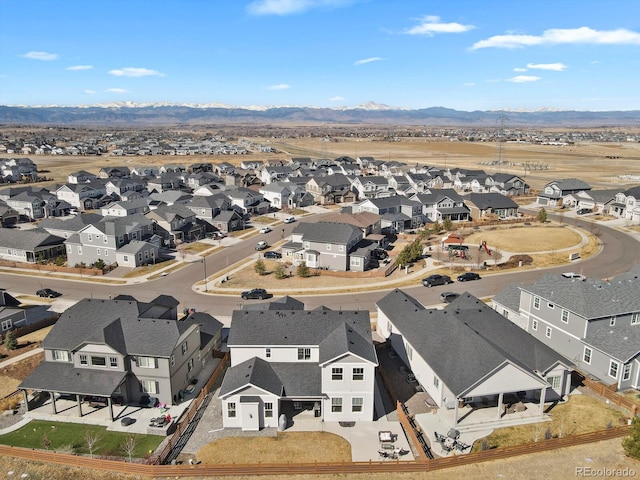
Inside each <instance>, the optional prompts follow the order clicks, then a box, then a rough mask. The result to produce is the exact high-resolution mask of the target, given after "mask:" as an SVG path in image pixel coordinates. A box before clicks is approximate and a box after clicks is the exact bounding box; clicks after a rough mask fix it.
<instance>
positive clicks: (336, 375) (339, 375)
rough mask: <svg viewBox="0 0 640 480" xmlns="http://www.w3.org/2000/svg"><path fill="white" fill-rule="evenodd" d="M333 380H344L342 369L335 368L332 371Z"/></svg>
mask: <svg viewBox="0 0 640 480" xmlns="http://www.w3.org/2000/svg"><path fill="white" fill-rule="evenodd" d="M331 380H342V368H339V367H337V368H336V367H334V368H332V369H331Z"/></svg>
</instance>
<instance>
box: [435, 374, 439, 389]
mask: <svg viewBox="0 0 640 480" xmlns="http://www.w3.org/2000/svg"><path fill="white" fill-rule="evenodd" d="M433 386H434V387H436V388H438V387H439V386H440V379H439V378H438V377H436V376H435V375H434V376H433Z"/></svg>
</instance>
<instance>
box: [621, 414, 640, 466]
mask: <svg viewBox="0 0 640 480" xmlns="http://www.w3.org/2000/svg"><path fill="white" fill-rule="evenodd" d="M622 448H624V452H625V453H626V454H627V456H628V457H631V458H637V459H638V460H640V417H635V418H634V419H633V422H632V423H631V430H629V435H628V436H627V437H624V439H623V440H622Z"/></svg>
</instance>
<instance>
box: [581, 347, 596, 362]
mask: <svg viewBox="0 0 640 480" xmlns="http://www.w3.org/2000/svg"><path fill="white" fill-rule="evenodd" d="M592 353H593V351H592V350H591V349H590V348H589V347H584V352H583V353H582V361H583V362H584V363H586V364H588V365H591V354H592Z"/></svg>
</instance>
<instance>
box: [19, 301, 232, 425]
mask: <svg viewBox="0 0 640 480" xmlns="http://www.w3.org/2000/svg"><path fill="white" fill-rule="evenodd" d="M177 306H178V301H177V300H176V299H174V298H173V297H168V296H166V295H161V296H159V297H157V298H155V299H154V300H152V301H151V302H149V303H143V302H139V301H137V300H135V299H130V297H125V298H124V299H114V300H99V299H88V298H85V299H84V300H81V301H80V302H78V303H76V304H75V305H73V306H71V307H69V308H68V309H67V310H65V311H64V313H62V315H61V316H60V318H59V319H58V321H57V322H56V324H55V325H54V326H53V328H52V329H51V331H50V332H49V334H48V335H47V336H46V337H45V339H44V340H43V341H42V345H41V346H42V348H43V349H44V361H43V362H42V363H40V364H39V365H38V366H37V367H36V368H35V370H34V371H33V372H32V373H31V374H30V375H29V376H28V377H27V378H26V379H25V380H24V381H23V382H22V384H21V385H20V387H19V388H20V389H21V390H22V391H23V393H24V396H25V404H27V405H28V403H27V402H26V400H27V391H28V390H37V391H41V392H47V393H48V394H49V396H50V399H51V404H52V408H53V413H54V414H56V413H57V412H58V406H57V404H58V402H59V401H60V400H61V398H71V399H73V400H75V401H76V403H77V409H78V415H79V416H83V415H84V414H85V413H88V411H83V409H88V408H89V407H84V406H83V400H84V398H85V397H92V399H95V398H98V399H101V400H102V401H103V402H104V404H106V405H107V406H108V408H109V410H110V414H111V420H113V418H114V415H113V404H134V405H135V404H139V405H143V406H154V405H155V404H156V403H158V402H159V403H162V404H166V405H175V404H177V403H179V402H180V401H181V400H182V397H183V392H184V391H185V389H186V388H187V387H189V386H190V384H191V380H192V379H194V378H196V377H197V376H198V375H199V374H200V372H201V371H202V369H203V368H204V367H205V365H206V364H207V363H208V362H210V361H212V359H213V351H214V350H216V349H219V346H220V331H221V329H222V324H221V323H220V322H218V321H217V320H216V319H215V318H213V317H212V316H210V315H208V314H197V315H195V314H193V315H189V316H186V317H184V318H182V319H178V315H177Z"/></svg>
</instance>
